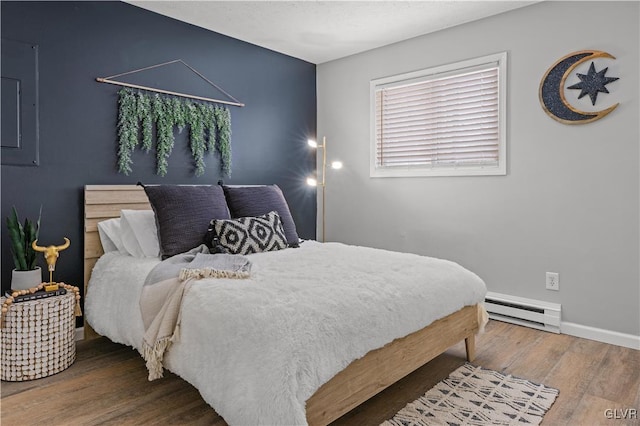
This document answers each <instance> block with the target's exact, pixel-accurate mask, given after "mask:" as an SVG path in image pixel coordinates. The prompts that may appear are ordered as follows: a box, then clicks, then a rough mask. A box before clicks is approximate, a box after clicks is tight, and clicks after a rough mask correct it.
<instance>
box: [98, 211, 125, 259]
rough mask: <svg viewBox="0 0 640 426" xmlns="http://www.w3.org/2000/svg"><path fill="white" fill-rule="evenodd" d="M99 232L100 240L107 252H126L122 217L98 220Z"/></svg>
mask: <svg viewBox="0 0 640 426" xmlns="http://www.w3.org/2000/svg"><path fill="white" fill-rule="evenodd" d="M98 234H99V235H100V242H101V243H102V249H103V251H104V252H105V253H109V252H110V251H119V252H120V253H123V254H126V252H127V251H126V250H125V248H124V245H123V244H122V238H121V236H120V234H121V226H120V219H108V220H103V221H102V222H98Z"/></svg>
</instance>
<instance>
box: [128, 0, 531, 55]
mask: <svg viewBox="0 0 640 426" xmlns="http://www.w3.org/2000/svg"><path fill="white" fill-rule="evenodd" d="M127 2H128V3H131V4H134V5H136V6H139V7H141V8H144V9H147V10H150V11H153V12H157V13H159V14H161V15H165V16H169V17H172V18H175V19H178V20H180V21H184V22H188V23H190V24H193V25H197V26H199V27H202V28H206V29H209V30H212V31H215V32H217V33H221V34H225V35H228V36H230V37H233V38H236V39H239V40H243V41H246V42H249V43H252V44H256V45H258V46H262V47H266V48H267V49H271V50H275V51H276V52H280V53H284V54H286V55H290V56H293V57H295V58H299V59H303V60H305V61H308V62H311V63H315V64H320V63H323V62H327V61H331V60H334V59H339V58H343V57H345V56H349V55H353V54H355V53H359V52H364V51H366V50H370V49H374V48H376V47H380V46H385V45H388V44H391V43H395V42H398V41H402V40H406V39H409V38H413V37H416V36H419V35H423V34H427V33H430V32H434V31H438V30H441V29H444V28H448V27H452V26H454V25H459V24H463V23H465V22H470V21H474V20H477V19H482V18H485V17H488V16H492V15H496V14H499V13H502V12H506V11H508V10H512V9H517V8H520V7H524V6H528V5H530V4H532V3H537V1H482V0H476V1H459V0H448V1H444V0H439V1H435V0H430V1H242V0H236V1H175V0H159V1H146V0H133V1H127Z"/></svg>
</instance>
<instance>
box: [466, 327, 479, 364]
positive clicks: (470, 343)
mask: <svg viewBox="0 0 640 426" xmlns="http://www.w3.org/2000/svg"><path fill="white" fill-rule="evenodd" d="M464 345H465V347H466V348H467V361H469V362H472V361H473V360H474V359H475V358H476V335H475V334H472V335H471V336H469V337H467V338H466V339H464Z"/></svg>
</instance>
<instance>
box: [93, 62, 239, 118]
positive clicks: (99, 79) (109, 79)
mask: <svg viewBox="0 0 640 426" xmlns="http://www.w3.org/2000/svg"><path fill="white" fill-rule="evenodd" d="M177 62H179V63H181V64H182V65H184V66H185V67H187V68H189V69H190V70H191V71H193V72H194V73H195V74H196V75H198V76H199V77H200V78H202V79H203V80H204V81H206V82H207V83H209V84H210V85H211V86H213V87H215V88H216V89H218V90H219V91H220V92H222V93H224V94H225V95H226V96H227V97H228V98H229V99H232V100H233V101H223V100H220V99H211V98H205V97H202V96H196V95H189V94H186V93H179V92H172V91H169V90H164V89H156V88H155V87H148V86H141V85H139V84H132V83H126V82H124V81H116V80H112V78H115V77H122V76H123V75H128V74H135V73H137V72H141V71H146V70H150V69H153V68H159V67H163V66H165V65H171V64H175V63H177ZM96 81H97V82H99V83H109V84H115V85H116V86H124V87H131V88H134V89H142V90H148V91H150V92H157V93H164V94H166V95H174V96H182V97H183V98H189V99H197V100H199V101H207V102H215V103H219V104H226V105H234V106H239V107H243V106H244V104H243V103H242V102H240V101H239V100H237V99H236V98H234V97H233V96H231V95H230V94H228V93H227V92H225V91H224V90H223V89H222V88H221V87H220V86H218V85H217V84H215V83H214V82H212V81H211V80H209V79H208V78H206V77H205V76H204V75H202V73H200V72H199V71H198V70H196V69H195V68H193V67H192V66H191V65H189V64H187V63H186V62H184V61H183V60H182V59H175V60H173V61H169V62H163V63H161V64H156V65H151V66H148V67H145V68H140V69H137V70H133V71H127V72H123V73H120V74H115V75H110V76H109V77H97V78H96Z"/></svg>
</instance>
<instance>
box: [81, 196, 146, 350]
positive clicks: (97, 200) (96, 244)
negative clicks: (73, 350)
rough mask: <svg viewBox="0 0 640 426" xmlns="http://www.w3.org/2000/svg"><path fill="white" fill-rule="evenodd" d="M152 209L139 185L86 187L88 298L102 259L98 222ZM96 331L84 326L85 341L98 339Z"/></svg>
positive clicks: (85, 219) (85, 285)
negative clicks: (95, 267) (92, 281)
mask: <svg viewBox="0 0 640 426" xmlns="http://www.w3.org/2000/svg"><path fill="white" fill-rule="evenodd" d="M149 209H151V205H150V204H149V199H148V198H147V194H146V193H145V192H144V189H143V188H142V187H141V186H137V185H86V186H85V187H84V294H85V295H86V294H87V284H88V283H89V278H90V277H91V271H92V270H93V266H94V265H95V264H96V262H97V261H98V258H99V257H100V256H102V254H103V253H104V251H103V250H102V244H101V243H100V236H99V235H98V222H100V221H103V220H106V219H111V218H115V217H120V210H149ZM97 336H98V334H96V332H95V331H93V329H92V328H91V326H90V325H89V324H87V322H86V320H85V324H84V338H85V339H91V338H94V337H97Z"/></svg>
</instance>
